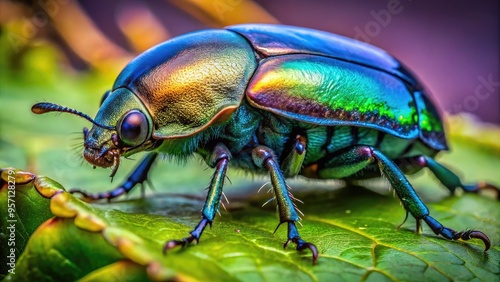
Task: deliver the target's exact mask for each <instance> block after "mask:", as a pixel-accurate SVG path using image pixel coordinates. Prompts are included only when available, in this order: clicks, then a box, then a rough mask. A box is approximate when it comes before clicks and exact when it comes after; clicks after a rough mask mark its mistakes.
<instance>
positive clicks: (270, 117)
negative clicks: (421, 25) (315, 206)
mask: <svg viewBox="0 0 500 282" xmlns="http://www.w3.org/2000/svg"><path fill="white" fill-rule="evenodd" d="M32 111H33V112H34V113H37V114H41V113H46V112H50V111H58V112H69V113H73V114H76V115H79V116H81V117H84V118H86V119H88V120H89V121H91V122H92V123H93V127H92V129H91V130H90V131H88V130H87V129H84V138H85V141H84V151H83V156H84V158H85V159H86V160H87V161H88V162H90V163H91V164H93V165H94V166H99V167H111V168H112V175H114V173H115V172H116V170H117V168H118V165H119V161H120V157H121V156H125V157H126V156H130V155H132V154H135V153H137V152H141V151H151V153H150V154H149V155H147V156H146V157H145V159H144V160H143V161H142V162H141V163H140V165H139V166H138V167H137V169H136V170H135V171H134V172H133V173H132V174H131V175H130V177H129V178H128V179H127V181H126V182H124V183H123V184H122V185H121V186H119V187H118V188H116V189H114V190H112V191H109V192H107V193H100V194H88V193H85V192H83V191H79V190H75V191H73V192H79V193H81V194H82V195H83V197H84V198H86V199H87V200H98V199H103V198H106V199H111V198H114V197H117V196H119V195H121V194H124V193H127V192H129V191H130V190H131V189H132V188H133V187H134V185H136V184H138V183H142V182H143V181H145V180H146V178H147V174H148V171H149V169H150V167H151V165H152V163H153V162H154V161H155V159H156V158H157V156H158V154H159V153H160V154H167V155H170V156H173V157H177V158H180V159H183V158H186V157H187V156H189V155H192V154H194V153H196V154H198V155H200V156H201V157H202V158H203V159H204V161H205V162H206V163H207V164H208V165H209V166H210V167H211V168H213V169H214V170H215V172H214V175H213V177H212V180H211V183H210V186H209V189H208V195H207V198H206V201H205V205H204V207H203V210H202V219H201V221H200V222H199V224H198V225H197V226H196V227H195V228H194V229H193V230H192V231H191V232H190V235H189V236H188V237H186V238H184V239H181V240H171V241H168V242H167V243H166V244H165V246H164V251H167V250H169V249H171V248H174V247H176V246H185V245H186V244H188V243H191V242H193V241H195V242H197V241H198V240H199V238H200V236H201V234H202V232H203V230H204V229H205V227H206V226H207V224H211V223H212V221H213V219H214V216H215V214H216V212H217V210H218V208H219V202H220V197H221V194H222V188H223V185H224V180H225V175H226V170H227V168H228V166H229V164H231V166H233V167H236V168H241V169H243V170H246V171H249V172H255V173H268V174H269V176H270V178H271V183H272V187H273V192H274V194H275V198H276V203H277V208H278V211H279V225H281V224H283V223H286V225H287V227H288V238H287V241H286V243H285V247H286V245H288V244H289V243H290V242H292V243H294V244H296V246H297V250H305V249H310V250H311V252H312V256H313V263H315V262H316V260H317V258H318V251H317V248H316V246H315V245H314V244H312V243H309V242H307V241H305V240H303V239H302V238H301V237H300V236H299V232H298V230H297V228H296V222H297V221H298V220H299V216H298V214H297V210H296V208H295V206H294V203H293V201H294V200H295V199H294V198H293V196H292V195H291V193H290V192H289V191H288V189H287V185H286V181H285V179H286V178H289V177H294V176H297V175H302V176H305V177H308V178H314V179H345V180H352V179H365V178H371V177H378V176H381V175H382V176H384V177H385V178H387V179H388V180H389V182H390V184H391V185H392V187H393V188H394V189H395V192H396V194H397V195H398V197H399V199H400V200H401V202H402V204H403V206H404V208H405V209H406V211H407V215H408V213H410V214H411V215H412V216H413V217H415V219H416V221H417V230H418V229H419V227H420V223H421V221H422V220H423V221H424V222H425V223H427V224H428V225H429V226H430V228H431V229H432V230H433V231H434V232H435V233H436V234H439V235H442V236H443V237H445V238H447V239H450V240H457V239H462V240H469V239H471V238H479V239H481V240H482V241H483V242H484V244H485V249H486V250H487V249H488V248H489V247H490V241H489V239H488V237H487V236H486V235H485V234H484V233H483V232H481V231H477V230H468V231H461V232H457V231H454V230H453V229H451V228H448V227H445V226H443V225H442V224H441V223H439V222H438V221H437V220H436V219H434V218H433V217H431V216H430V215H429V211H428V209H427V207H426V206H425V205H424V203H423V202H422V201H421V200H420V198H419V197H418V195H417V194H416V192H415V191H414V189H413V188H412V186H411V184H410V183H409V182H408V180H407V179H406V177H405V175H404V174H405V173H413V172H416V171H418V170H420V169H421V168H423V167H427V168H429V169H430V170H431V171H432V172H433V173H434V175H435V176H436V177H437V178H438V179H439V180H440V181H441V183H442V184H443V185H444V186H446V187H447V188H448V189H449V190H450V191H454V190H455V189H456V188H457V187H460V188H462V189H464V190H465V191H467V192H477V191H478V190H480V189H483V188H488V189H490V188H492V189H496V190H498V188H496V187H494V186H492V185H487V184H486V185H485V184H482V185H479V184H478V185H472V186H466V185H463V184H462V183H461V182H460V180H459V178H458V177H457V176H456V175H455V174H454V173H452V172H451V171H450V170H448V169H447V168H445V167H444V166H442V165H440V164H439V163H437V162H436V161H435V160H434V159H433V157H434V156H435V155H436V153H438V152H439V151H442V150H447V148H448V147H447V143H446V138H445V133H444V129H443V124H442V122H441V118H440V116H439V114H438V111H437V110H436V107H435V106H434V105H433V103H432V102H431V101H430V100H429V98H428V96H427V95H426V94H425V92H424V89H423V87H422V85H421V84H420V83H419V82H418V81H417V79H416V78H415V77H414V75H412V74H411V73H410V72H409V71H408V70H407V69H406V68H405V67H404V66H403V65H402V64H401V63H400V62H398V61H397V60H396V59H394V58H393V57H391V56H390V55H388V54H387V53H386V52H384V51H382V50H380V49H378V48H376V47H374V46H371V45H368V44H364V43H361V42H357V41H355V40H352V39H348V38H344V37H341V36H338V35H334V34H330V33H326V32H321V31H316V30H312V29H305V28H299V27H292V26H280V25H265V24H255V25H236V26H230V27H227V28H225V29H208V30H202V31H197V32H192V33H189V34H185V35H182V36H179V37H176V38H173V39H171V40H168V41H166V42H164V43H162V44H160V45H158V46H155V47H153V48H151V49H149V50H148V51H146V52H144V53H143V54H141V55H139V56H138V57H137V58H135V59H134V60H132V61H131V62H130V63H129V64H128V65H127V66H126V67H125V69H124V70H123V71H122V72H121V74H120V75H119V76H118V78H117V79H116V82H115V84H114V86H113V89H112V90H111V91H110V92H108V93H106V95H105V96H104V97H103V101H102V104H101V107H100V109H99V111H98V113H97V116H96V117H95V119H94V120H93V119H91V118H90V117H89V116H87V115H85V114H83V113H81V112H78V111H76V110H73V109H70V108H66V107H62V106H59V105H55V104H51V103H38V104H36V105H34V106H33V107H32ZM279 225H278V226H279Z"/></svg>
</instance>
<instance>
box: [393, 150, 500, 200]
mask: <svg viewBox="0 0 500 282" xmlns="http://www.w3.org/2000/svg"><path fill="white" fill-rule="evenodd" d="M402 163H404V164H407V165H410V166H417V167H427V168H429V169H430V170H431V171H432V173H433V174H434V175H435V176H436V177H437V179H438V180H439V181H440V182H441V183H442V184H443V185H444V186H445V187H446V188H448V190H450V192H451V193H453V192H455V189H456V188H457V187H460V188H462V189H463V190H464V191H465V192H471V193H479V192H480V191H484V190H491V191H493V192H495V193H496V197H497V199H498V200H500V188H498V187H496V186H494V185H492V184H489V183H485V182H480V183H477V184H475V185H464V184H462V182H461V181H460V178H459V177H458V176H457V175H456V174H455V173H453V172H452V171H451V170H449V169H448V168H446V167H445V166H443V165H442V164H440V163H438V162H436V161H435V160H434V159H432V158H429V157H427V156H416V157H411V158H405V159H404V160H403V161H402Z"/></svg>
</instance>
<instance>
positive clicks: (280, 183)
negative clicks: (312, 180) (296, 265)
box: [252, 146, 318, 264]
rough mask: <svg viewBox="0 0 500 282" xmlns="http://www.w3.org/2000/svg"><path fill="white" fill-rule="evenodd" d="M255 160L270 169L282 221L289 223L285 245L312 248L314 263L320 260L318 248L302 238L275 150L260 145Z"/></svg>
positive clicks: (300, 249) (253, 152) (254, 152)
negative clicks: (290, 244) (291, 243)
mask: <svg viewBox="0 0 500 282" xmlns="http://www.w3.org/2000/svg"><path fill="white" fill-rule="evenodd" d="M252 159H253V162H254V163H255V164H256V165H257V166H258V167H262V168H265V169H266V170H268V171H269V175H270V176H271V183H272V185H273V190H274V195H275V197H276V202H277V206H278V211H279V217H280V223H279V225H278V227H279V226H280V225H281V224H283V223H285V222H286V223H288V239H287V241H286V243H285V244H284V246H283V247H285V248H286V247H287V246H288V244H289V243H290V242H293V243H295V244H296V245H297V250H299V251H302V250H305V249H310V250H311V252H312V254H313V264H316V261H317V260H318V249H317V248H316V246H315V245H314V244H312V243H308V242H306V241H304V240H302V239H301V238H300V235H299V232H298V231H297V227H296V226H295V222H296V221H298V220H299V216H298V214H297V211H296V209H295V205H294V204H293V202H292V196H291V194H290V192H289V191H288V189H287V186H286V182H285V177H284V176H283V173H282V172H281V169H280V166H279V165H278V163H277V162H276V157H275V156H274V153H273V151H272V150H271V149H270V148H268V147H265V146H258V147H256V148H255V149H253V151H252Z"/></svg>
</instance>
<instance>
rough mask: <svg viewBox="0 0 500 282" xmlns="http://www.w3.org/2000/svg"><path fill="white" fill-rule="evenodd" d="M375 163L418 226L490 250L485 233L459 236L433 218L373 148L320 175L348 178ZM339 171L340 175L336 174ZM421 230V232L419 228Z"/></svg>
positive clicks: (346, 156) (356, 151) (357, 150)
mask: <svg viewBox="0 0 500 282" xmlns="http://www.w3.org/2000/svg"><path fill="white" fill-rule="evenodd" d="M374 162H376V163H377V165H378V167H379V169H380V171H381V173H382V175H383V176H384V177H385V178H387V179H388V180H389V182H390V183H391V185H392V187H393V188H394V190H395V191H396V194H397V195H398V197H399V199H400V200H401V203H402V204H403V206H404V208H405V210H406V211H407V212H409V213H411V215H412V216H413V217H414V218H415V219H416V220H417V224H418V222H419V221H420V220H423V221H425V223H427V225H429V227H430V228H431V229H432V231H434V233H435V234H439V235H441V236H443V237H445V238H447V239H450V240H457V239H462V240H469V239H472V238H477V239H481V240H482V241H483V243H484V245H485V250H488V249H489V247H490V240H489V239H488V237H487V236H486V235H485V234H484V233H483V232H481V231H477V230H465V231H460V232H457V231H455V230H453V229H450V228H448V227H445V226H443V225H442V224H441V223H439V222H438V221H437V220H435V219H434V218H432V217H431V216H430V215H429V210H428V209H427V207H426V206H425V205H424V203H423V202H422V200H421V199H420V198H419V197H418V195H417V193H416V192H415V190H414V189H413V187H412V186H411V184H410V183H409V182H408V180H407V179H406V177H405V175H404V173H403V172H402V171H401V170H400V169H399V167H398V166H397V165H396V164H395V163H394V162H393V161H392V160H391V159H389V158H388V157H386V156H385V155H384V154H383V153H382V152H380V151H379V150H377V149H375V148H373V147H370V146H355V147H351V148H349V149H347V150H346V151H343V152H341V153H339V154H337V155H335V156H334V157H333V158H331V159H330V160H329V161H328V162H327V163H326V164H325V166H326V168H321V167H320V171H319V172H318V173H319V175H320V176H321V177H323V178H327V177H332V176H335V177H346V176H349V175H350V174H353V173H355V172H357V171H360V170H362V169H363V168H364V167H366V166H368V165H369V164H371V163H374ZM335 171H337V172H336V173H335ZM417 228H419V226H418V225H417Z"/></svg>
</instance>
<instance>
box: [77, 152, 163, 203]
mask: <svg viewBox="0 0 500 282" xmlns="http://www.w3.org/2000/svg"><path fill="white" fill-rule="evenodd" d="M157 156H158V153H157V152H152V153H149V154H148V155H147V156H146V157H144V159H143V160H142V161H141V163H140V164H139V165H138V166H137V167H136V168H135V169H134V171H133V172H132V173H131V174H130V176H129V177H128V178H127V180H126V181H125V182H123V183H122V184H121V185H120V186H118V187H116V188H115V189H113V190H111V191H107V192H102V193H95V194H94V193H87V192H85V191H83V190H80V189H71V190H70V191H69V192H70V193H72V194H75V193H76V194H81V195H82V197H83V200H84V201H87V202H92V201H97V200H101V199H108V201H109V200H111V199H113V198H116V197H118V196H120V195H123V194H127V193H129V192H130V190H132V188H134V187H135V186H136V185H137V184H142V183H143V182H144V181H147V179H148V173H149V170H150V169H151V166H152V165H153V163H154V161H155V160H156V157H157Z"/></svg>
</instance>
